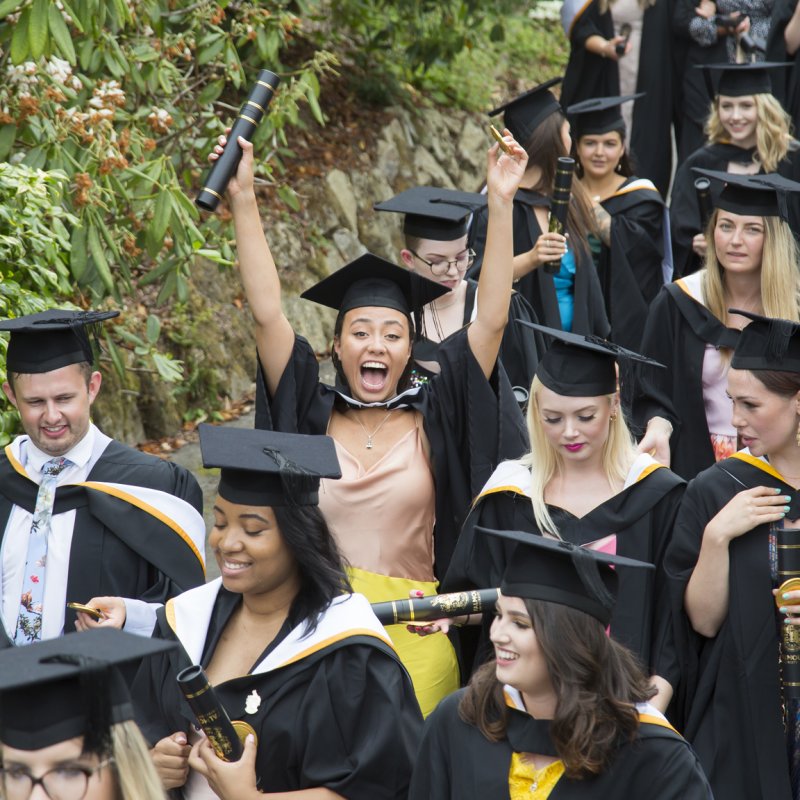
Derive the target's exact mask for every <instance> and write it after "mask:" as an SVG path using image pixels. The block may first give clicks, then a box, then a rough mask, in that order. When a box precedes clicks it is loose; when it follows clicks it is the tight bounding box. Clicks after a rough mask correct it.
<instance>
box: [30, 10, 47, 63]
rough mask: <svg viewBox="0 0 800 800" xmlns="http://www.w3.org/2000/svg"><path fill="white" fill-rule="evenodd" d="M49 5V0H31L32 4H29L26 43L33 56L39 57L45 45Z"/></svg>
mask: <svg viewBox="0 0 800 800" xmlns="http://www.w3.org/2000/svg"><path fill="white" fill-rule="evenodd" d="M49 5H50V0H33V5H32V6H31V18H30V21H29V22H28V44H29V45H30V48H31V56H33V58H39V56H41V55H42V53H44V51H45V48H46V47H47V31H48V27H49V26H48V17H49V14H48V11H49V9H48V6H49Z"/></svg>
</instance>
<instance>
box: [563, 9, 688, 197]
mask: <svg viewBox="0 0 800 800" xmlns="http://www.w3.org/2000/svg"><path fill="white" fill-rule="evenodd" d="M672 8H673V0H657V2H656V3H655V4H654V5H651V6H650V7H649V8H647V9H646V10H645V12H644V19H643V20H642V43H641V50H640V53H639V72H638V75H637V78H636V91H637V92H646V93H647V94H646V95H645V96H644V97H641V98H639V99H638V100H636V101H634V106H633V117H632V126H631V127H632V130H631V138H630V152H631V157H632V159H633V162H634V168H635V170H636V172H637V173H638V174H639V175H642V176H643V177H645V178H649V179H650V180H651V181H653V183H654V184H655V185H656V186H657V187H658V190H659V191H660V192H661V194H662V195H664V196H666V194H667V190H668V189H669V181H670V177H671V176H672V140H671V126H672V70H671V68H670V67H671V58H672V56H671V54H670V50H671V40H670V37H669V36H668V35H667V31H669V28H670V23H671V19H672ZM593 35H597V36H602V37H603V38H604V39H613V38H614V21H613V19H612V16H611V12H610V11H606V13H605V14H601V13H600V9H599V6H598V2H597V0H592V2H590V3H587V5H586V6H585V7H584V8H583V10H582V11H581V13H580V15H579V16H577V17H576V19H575V20H574V21H573V23H572V27H571V29H570V36H569V39H570V54H569V61H568V62H567V68H566V71H565V72H564V83H563V85H562V87H561V105H562V106H563V107H564V108H566V107H567V106H570V105H572V104H573V103H578V102H580V101H582V100H590V99H592V98H594V97H614V96H617V95H619V93H620V88H619V71H618V69H617V63H616V62H615V61H614V60H613V59H609V58H603V57H602V56H598V55H595V54H594V53H590V52H589V51H588V50H587V49H586V48H585V47H584V42H585V41H586V40H587V39H588V38H589V37H590V36H593Z"/></svg>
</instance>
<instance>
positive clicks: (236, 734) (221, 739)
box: [176, 665, 256, 761]
mask: <svg viewBox="0 0 800 800" xmlns="http://www.w3.org/2000/svg"><path fill="white" fill-rule="evenodd" d="M176 680H177V681H178V685H179V686H180V688H181V691H182V692H183V696H184V697H185V698H186V702H187V703H188V704H189V708H191V709H192V713H193V714H194V715H195V717H196V718H197V724H198V725H199V726H200V728H201V729H202V731H203V733H204V734H205V735H206V736H207V737H208V740H209V742H211V746H212V747H213V748H214V752H215V753H216V754H217V755H218V756H219V757H220V758H221V759H223V760H225V761H238V760H239V759H240V758H241V757H242V753H243V752H244V744H243V743H244V740H245V739H246V738H247V734H248V733H252V734H253V736H254V737H255V736H256V732H255V731H254V730H253V728H252V727H251V726H250V725H248V724H247V723H246V722H242V721H241V720H235V721H234V722H231V719H230V717H229V716H228V713H227V711H225V707H224V706H223V705H222V703H220V701H219V698H218V697H217V693H216V692H215V691H214V687H213V686H212V685H211V684H210V683H209V682H208V677H207V676H206V673H205V671H204V670H203V668H202V667H200V666H198V665H193V666H191V667H186V669H183V670H181V671H180V672H179V673H178V675H177V677H176Z"/></svg>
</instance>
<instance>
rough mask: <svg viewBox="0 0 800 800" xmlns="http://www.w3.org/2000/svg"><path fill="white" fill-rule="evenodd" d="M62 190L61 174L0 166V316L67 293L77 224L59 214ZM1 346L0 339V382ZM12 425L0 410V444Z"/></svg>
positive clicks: (7, 412)
mask: <svg viewBox="0 0 800 800" xmlns="http://www.w3.org/2000/svg"><path fill="white" fill-rule="evenodd" d="M66 188H67V176H66V175H65V174H64V173H63V172H57V171H54V172H44V171H42V170H38V169H31V168H30V167H28V166H25V165H24V164H19V165H16V166H12V165H10V164H3V163H0V317H10V316H20V315H22V314H33V313H35V312H37V311H43V310H44V309H45V308H47V307H48V306H51V305H53V303H52V298H53V297H54V296H56V295H57V294H59V293H61V294H64V293H68V292H69V251H70V233H69V229H68V227H69V226H74V225H75V223H76V222H77V220H76V218H75V217H74V216H72V215H71V214H69V213H68V212H67V211H65V210H64V193H65V190H66ZM48 298H49V299H50V300H49V301H48ZM6 346H7V344H6V340H5V338H2V337H0V383H2V382H3V381H5V378H6V375H5V351H6ZM16 424H17V420H16V414H15V413H14V412H13V411H12V410H11V409H10V407H8V406H6V407H5V409H0V446H3V445H5V444H7V443H8V440H9V436H10V434H12V433H13V432H14V431H15V430H16Z"/></svg>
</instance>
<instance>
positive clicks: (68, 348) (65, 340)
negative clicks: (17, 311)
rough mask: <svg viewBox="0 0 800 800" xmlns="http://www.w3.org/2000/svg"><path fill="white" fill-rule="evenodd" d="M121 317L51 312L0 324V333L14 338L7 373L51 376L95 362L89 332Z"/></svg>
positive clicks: (58, 310)
mask: <svg viewBox="0 0 800 800" xmlns="http://www.w3.org/2000/svg"><path fill="white" fill-rule="evenodd" d="M117 316H119V311H72V310H69V309H62V308H52V309H50V310H48V311H42V312H40V313H38V314H29V315H28V316H25V317H18V318H17V319H4V320H0V331H9V332H10V333H11V337H10V339H9V342H8V351H7V353H6V371H7V372H19V373H25V374H33V373H40V372H50V371H51V370H54V369H60V368H61V367H66V366H68V365H69V364H79V363H81V362H83V361H88V362H89V363H90V364H91V363H93V362H94V353H93V352H92V345H91V343H90V342H89V334H88V331H91V332H92V333H93V334H95V335H97V331H96V330H94V329H96V328H99V327H100V323H101V322H103V321H104V320H107V319H111V318H112V317H117Z"/></svg>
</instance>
